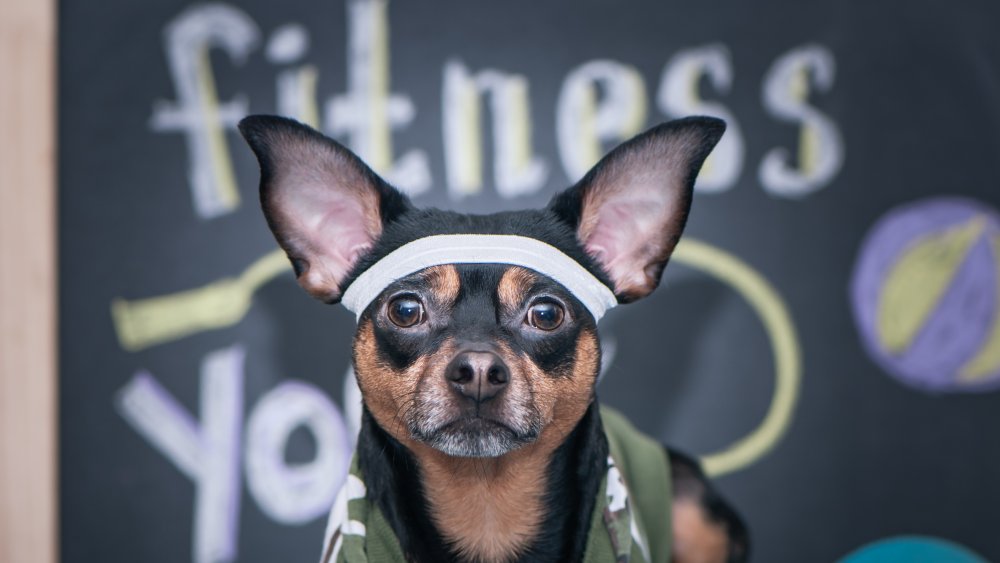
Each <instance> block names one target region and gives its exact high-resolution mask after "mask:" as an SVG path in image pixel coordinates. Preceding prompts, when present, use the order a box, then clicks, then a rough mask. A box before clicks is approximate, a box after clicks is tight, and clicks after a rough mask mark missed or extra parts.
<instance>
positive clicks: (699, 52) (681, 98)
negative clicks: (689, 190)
mask: <svg viewBox="0 0 1000 563" xmlns="http://www.w3.org/2000/svg"><path fill="white" fill-rule="evenodd" d="M702 76H704V77H705V78H706V79H707V80H708V82H709V83H710V84H711V85H712V87H713V88H715V89H716V90H717V91H719V92H720V93H723V94H726V93H728V92H729V89H730V88H731V87H732V84H733V65H732V62H731V61H730V60H729V50H728V49H726V46H725V45H722V44H714V45H706V46H704V47H696V48H693V49H685V50H683V51H681V52H679V53H677V54H676V55H674V56H673V57H672V58H671V59H670V62H668V63H667V65H666V67H664V69H663V75H662V77H661V79H660V90H659V93H658V94H657V98H656V101H657V104H658V105H659V107H660V111H662V112H663V113H664V114H665V115H667V116H668V117H671V118H678V117H684V116H688V115H711V116H714V117H718V118H720V119H723V120H725V122H726V134H725V135H723V136H722V140H720V141H719V144H718V145H717V146H716V147H715V149H714V150H713V151H712V154H710V155H709V156H708V159H707V160H706V161H705V164H704V165H703V166H702V167H701V172H700V173H699V174H698V181H697V183H695V186H694V187H695V190H697V191H699V192H704V193H715V192H723V191H726V190H728V189H730V188H732V187H733V185H734V184H735V183H736V180H738V179H739V176H740V172H741V171H742V169H743V154H744V147H743V132H742V131H740V124H739V122H738V121H736V117H735V116H734V115H733V113H732V112H731V111H729V109H728V108H726V106H724V105H722V104H720V103H718V102H708V101H705V100H703V99H701V97H700V96H699V95H698V84H699V82H700V81H701V78H702Z"/></svg>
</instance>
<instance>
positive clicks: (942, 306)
mask: <svg viewBox="0 0 1000 563" xmlns="http://www.w3.org/2000/svg"><path fill="white" fill-rule="evenodd" d="M998 256H1000V215H998V214H997V212H996V210H994V209H993V208H991V207H989V206H986V205H984V204H982V203H979V202H977V201H974V200H971V199H964V198H957V197H941V198H932V199H926V200H921V201H917V202H913V203H910V204H906V205H902V206H900V207H897V208H895V209H893V210H891V211H889V212H888V213H886V214H885V215H884V216H883V217H882V218H881V219H879V220H878V222H876V223H875V225H874V227H872V229H871V231H870V232H869V233H868V235H867V236H866V237H865V240H864V242H863V243H862V245H861V251H860V252H859V255H858V259H857V262H856V263H855V266H854V273H853V275H852V279H851V284H850V301H851V306H852V309H853V312H854V320H855V323H856V324H857V327H858V332H859V333H860V336H861V341H862V344H863V345H864V348H865V350H866V351H867V352H868V354H869V355H870V356H871V357H872V359H874V360H875V362H876V363H878V365H879V366H881V367H882V369H884V370H885V371H886V372H888V373H889V374H890V375H892V376H893V377H895V378H896V379H898V380H899V381H901V382H902V383H904V384H906V385H908V386H911V387H915V388H918V389H921V390H924V391H931V392H983V391H991V390H995V389H998V388H1000V315H998V310H1000V307H998V305H1000V285H998V284H1000V275H998V264H1000V259H998Z"/></svg>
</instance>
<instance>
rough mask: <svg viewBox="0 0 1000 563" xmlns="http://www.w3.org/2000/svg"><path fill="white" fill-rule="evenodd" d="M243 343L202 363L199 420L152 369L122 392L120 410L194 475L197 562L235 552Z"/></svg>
mask: <svg viewBox="0 0 1000 563" xmlns="http://www.w3.org/2000/svg"><path fill="white" fill-rule="evenodd" d="M243 357H244V353H243V349H242V348H241V347H239V346H233V347H231V348H226V349H223V350H219V351H217V352H213V353H212V354H210V355H208V356H207V357H206V358H205V360H204V361H203V362H202V366H201V426H200V427H199V426H198V423H197V421H195V420H194V418H193V417H192V416H191V415H190V414H189V413H188V412H187V410H186V409H185V408H184V407H183V406H182V405H180V404H179V403H178V402H177V400H176V399H174V398H173V397H172V396H171V395H170V392H168V391H167V390H166V389H164V388H163V387H162V386H161V385H160V384H159V383H158V382H157V381H156V379H155V378H154V377H153V376H152V375H151V374H149V373H148V372H139V373H137V374H135V375H134V376H133V377H132V380H131V381H130V382H129V383H128V384H127V385H126V386H125V387H124V388H123V389H122V390H121V391H120V392H119V394H118V397H117V399H116V404H117V407H118V409H119V412H120V413H121V415H122V417H124V418H125V420H126V421H127V422H128V423H129V424H130V425H131V426H132V428H134V429H135V431H136V432H138V433H139V434H141V435H142V436H143V437H144V438H146V439H147V440H149V442H150V443H151V444H152V445H153V447H154V448H156V449H157V450H159V451H160V453H162V454H163V455H164V456H166V458H167V459H168V460H170V462H171V463H173V464H174V465H175V466H176V467H177V469H179V470H180V471H181V473H183V474H185V475H187V476H188V477H189V478H190V479H191V480H192V481H194V483H195V508H194V532H193V535H194V540H193V543H194V554H193V558H194V561H195V563H219V562H224V561H233V560H234V559H235V558H236V546H237V541H236V540H237V535H238V522H239V512H240V466H239V447H240V431H241V429H242V425H243Z"/></svg>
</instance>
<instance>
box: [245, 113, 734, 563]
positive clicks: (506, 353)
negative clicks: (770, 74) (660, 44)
mask: <svg viewBox="0 0 1000 563" xmlns="http://www.w3.org/2000/svg"><path fill="white" fill-rule="evenodd" d="M239 130H240V132H241V133H242V135H243V137H244V138H245V139H246V141H247V143H248V144H249V146H250V148H251V150H252V151H253V153H254V154H255V155H256V157H257V159H258V161H259V164H260V199H261V204H262V207H263V211H264V216H265V218H266V220H267V223H268V225H269V227H270V228H271V230H272V231H273V233H274V235H275V238H276V239H277V241H278V244H279V245H280V246H281V247H282V248H283V249H284V250H285V252H286V253H287V255H288V258H289V260H290V261H291V264H292V267H293V269H294V272H295V276H296V278H297V280H298V283H299V284H300V285H301V286H302V287H303V288H304V289H305V290H306V291H307V292H308V293H309V294H311V295H313V296H314V297H316V298H318V299H320V300H321V301H324V302H326V303H338V302H342V303H343V304H344V305H345V306H347V308H348V309H350V310H351V311H352V312H354V313H355V314H356V315H357V332H356V334H355V337H354V345H353V362H354V369H355V373H356V376H357V382H358V385H359V387H360V389H361V394H362V398H363V403H364V408H363V420H362V426H361V431H360V436H359V438H358V445H357V449H356V452H355V456H354V459H353V461H352V465H351V470H350V475H349V476H348V477H347V481H346V483H345V485H344V487H343V489H342V490H341V493H340V495H339V497H338V499H337V502H336V503H335V506H334V508H333V510H332V511H331V517H330V523H329V525H328V528H327V534H326V541H325V545H324V551H323V555H322V561H324V562H326V561H330V562H332V561H347V562H352V563H353V562H354V561H415V562H442V561H466V562H509V561H524V562H528V561H531V562H547V561H553V562H555V561H560V562H561V561H609V560H610V561H617V562H619V563H621V562H625V561H632V562H639V561H649V562H652V561H668V560H672V561H675V562H678V563H694V562H706V563H707V562H738V561H745V560H746V558H747V556H748V551H749V540H748V534H747V531H746V527H745V525H744V523H743V521H742V519H741V518H740V516H739V515H738V514H737V513H736V512H735V511H734V510H733V509H732V508H731V507H730V506H729V505H728V504H727V503H726V502H725V501H724V500H723V499H722V498H721V497H720V496H719V495H718V494H717V493H716V491H715V489H714V488H713V487H712V485H711V484H710V483H709V482H708V481H707V480H706V478H705V476H704V474H703V473H702V471H701V469H700V467H699V465H698V463H697V462H696V461H694V460H692V459H691V458H689V457H687V456H685V455H683V454H681V453H679V452H676V451H674V450H671V449H666V448H664V447H662V446H660V445H659V444H658V443H655V442H654V441H652V440H651V439H649V438H647V437H644V436H642V435H640V434H639V433H638V431H637V430H635V429H634V428H632V427H631V426H630V425H629V424H628V423H627V422H626V421H625V420H624V419H623V418H622V417H621V415H619V414H617V413H614V412H613V411H609V410H605V409H604V408H602V407H599V406H598V403H597V400H596V397H595V387H596V382H597V376H598V372H599V369H600V355H601V351H600V346H599V340H598V333H597V321H598V320H599V318H600V316H601V315H603V314H604V312H605V311H606V310H607V309H608V308H610V307H613V306H615V305H617V304H623V303H629V302H632V301H636V300H638V299H641V298H643V297H645V296H647V295H649V294H650V293H651V292H652V291H653V290H654V289H655V288H656V287H657V285H658V284H659V281H660V277H661V274H662V272H663V269H664V267H665V265H666V263H667V260H668V259H669V257H670V253H671V252H672V250H673V248H674V246H675V245H676V243H677V241H678V239H679V237H680V236H681V232H682V231H683V228H684V224H685V222H686V219H687V215H688V211H689V208H690V205H691V199H692V188H693V185H694V180H695V177H696V176H697V173H698V171H699V170H700V168H701V165H702V163H703V161H704V160H705V158H706V157H707V156H708V154H709V153H710V151H711V150H712V148H713V147H714V146H715V144H716V143H717V142H718V140H719V138H720V137H721V136H722V134H723V132H724V130H725V124H724V123H723V122H722V121H721V120H718V119H714V118H709V117H691V118H685V119H680V120H675V121H670V122H667V123H664V124H661V125H659V126H657V127H654V128H652V129H650V130H648V131H646V132H644V133H642V134H640V135H638V136H636V137H634V138H632V139H631V140H629V141H627V142H624V143H622V144H621V145H619V146H618V147H617V148H615V149H614V150H612V151H611V152H610V153H609V154H608V155H607V156H605V157H604V158H603V159H602V160H601V161H600V162H599V163H598V164H597V165H595V166H594V168H593V169H591V170H590V172H588V173H587V174H586V176H584V177H583V179H581V180H580V181H579V182H578V183H577V184H575V185H574V186H572V187H570V188H568V189H567V190H565V191H563V192H561V193H559V194H557V195H556V196H555V197H554V198H553V199H552V200H551V203H550V204H549V205H548V206H547V207H545V208H544V209H535V210H527V211H518V212H501V213H495V214H491V215H468V214H461V213H456V212H450V211H443V210H438V209H418V208H415V207H414V206H413V205H412V204H411V203H410V201H409V200H408V198H407V197H405V196H404V195H403V194H401V193H400V192H398V191H397V190H395V189H394V188H392V187H391V186H390V185H389V184H388V183H386V182H385V181H384V180H383V179H381V178H380V177H379V176H378V175H377V174H376V173H375V172H373V171H372V170H371V169H370V168H369V167H368V166H366V165H365V164H364V163H363V162H362V161H361V160H360V159H359V158H358V157H357V156H356V155H354V154H353V153H352V152H351V151H350V150H348V149H347V148H345V147H343V146H342V145H340V144H339V143H337V142H336V141H334V140H332V139H330V138H327V137H325V136H324V135H322V134H321V133H319V132H317V131H315V130H313V129H311V128H309V127H307V126H305V125H303V124H300V123H298V122H296V121H294V120H290V119H286V118H282V117H275V116H250V117H247V118H245V119H244V120H243V121H242V122H241V123H240V124H239Z"/></svg>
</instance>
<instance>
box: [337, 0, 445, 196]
mask: <svg viewBox="0 0 1000 563" xmlns="http://www.w3.org/2000/svg"><path fill="white" fill-rule="evenodd" d="M347 8H348V20H349V26H350V27H349V28H348V58H347V67H348V76H347V84H348V92H347V93H345V94H343V95H340V96H334V97H333V98H331V99H330V100H329V101H328V102H327V107H326V129H327V130H328V133H330V134H331V135H340V134H342V133H346V134H347V135H348V139H349V141H348V144H349V145H350V146H351V148H352V149H353V150H354V152H356V153H357V154H358V156H360V157H361V158H362V159H363V160H364V161H365V162H367V163H368V164H369V165H370V166H371V167H372V168H373V169H375V171H376V172H378V173H380V174H382V175H383V176H385V177H386V179H387V180H389V182H391V183H393V184H395V185H396V186H397V187H398V188H400V189H401V190H403V191H404V192H406V193H407V194H409V195H418V194H421V193H423V192H425V191H427V189H428V188H430V184H431V174H430V169H429V167H428V164H427V155H426V154H425V153H424V152H423V151H418V150H411V151H409V152H408V153H406V154H404V155H403V156H402V157H400V158H399V160H398V161H393V154H392V153H393V151H392V130H393V129H397V128H399V127H402V126H404V125H407V124H409V123H410V121H412V120H413V116H414V113H415V110H414V107H413V102H412V101H411V100H410V98H409V97H408V96H403V95H400V94H390V92H389V22H388V16H387V12H388V2H387V0H351V1H350V2H348V5H347Z"/></svg>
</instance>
